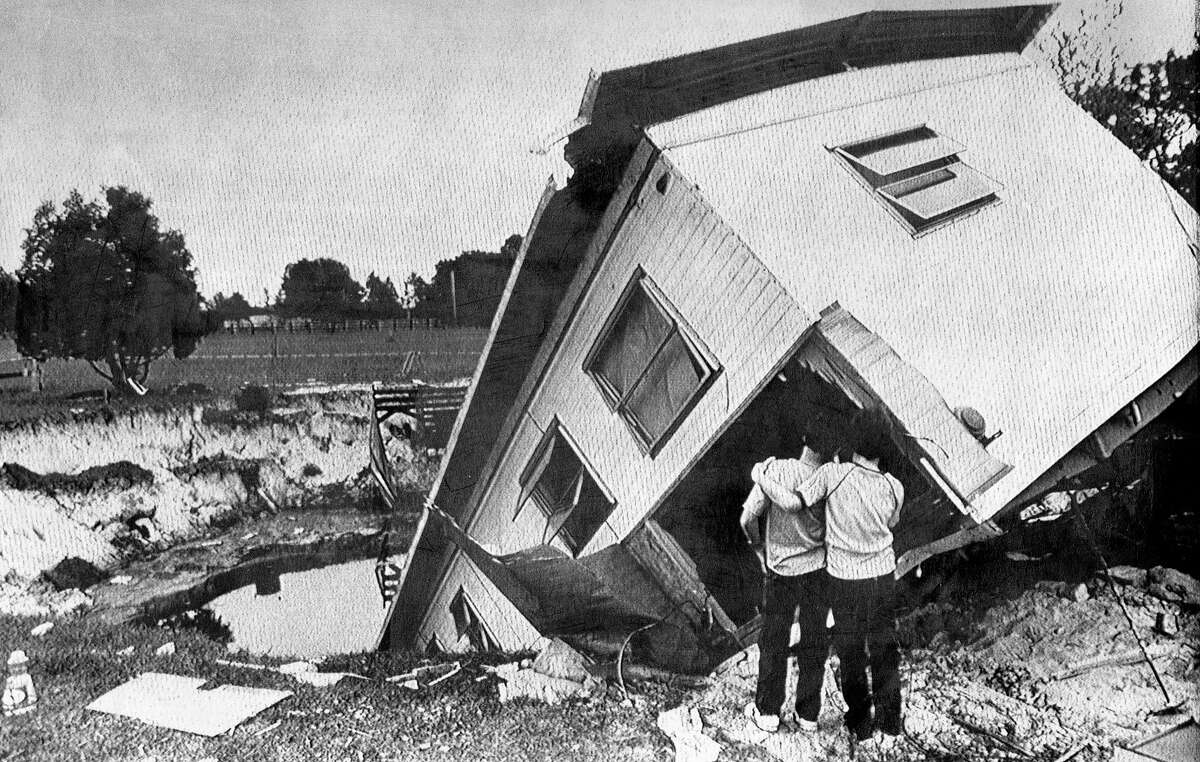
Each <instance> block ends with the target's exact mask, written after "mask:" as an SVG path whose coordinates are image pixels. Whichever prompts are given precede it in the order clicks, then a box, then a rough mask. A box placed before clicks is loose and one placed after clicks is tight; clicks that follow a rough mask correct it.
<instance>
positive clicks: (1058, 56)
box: [1042, 0, 1200, 207]
mask: <svg viewBox="0 0 1200 762" xmlns="http://www.w3.org/2000/svg"><path fill="white" fill-rule="evenodd" d="M1123 12H1124V4H1123V3H1121V2H1117V1H1116V0H1110V1H1109V2H1106V3H1103V4H1101V5H1099V6H1097V7H1096V9H1094V10H1091V11H1087V12H1084V11H1081V12H1080V15H1079V17H1078V20H1077V21H1076V22H1074V23H1072V24H1068V25H1066V26H1065V27H1059V28H1058V29H1057V30H1055V31H1054V33H1053V34H1051V35H1050V36H1049V38H1048V40H1047V41H1046V42H1045V43H1043V45H1042V51H1043V55H1044V57H1045V58H1046V59H1047V60H1048V61H1049V63H1050V66H1051V68H1052V69H1053V70H1054V73H1055V75H1057V77H1058V79H1059V82H1060V83H1061V84H1062V87H1063V90H1064V91H1065V92H1066V94H1067V95H1068V96H1069V97H1070V98H1071V100H1073V101H1075V103H1077V104H1078V105H1079V106H1080V108H1082V109H1083V110H1084V111H1087V112H1088V113H1089V114H1091V115H1092V116H1093V117H1094V118H1095V119H1096V121H1098V122H1100V124H1102V125H1104V126H1105V127H1106V128H1108V129H1109V130H1110V131H1111V132H1112V133H1113V134H1114V135H1115V136H1116V137H1117V139H1119V140H1120V141H1121V142H1122V143H1124V144H1125V145H1126V146H1127V147H1128V148H1129V149H1130V150H1131V151H1133V152H1134V153H1135V154H1137V156H1138V158H1140V159H1141V160H1142V161H1144V162H1146V163H1147V164H1148V165H1149V166H1150V167H1151V168H1152V169H1153V170H1154V171H1155V172H1157V173H1158V174H1159V175H1160V176H1161V177H1162V178H1163V179H1164V180H1166V181H1167V183H1169V184H1170V185H1171V187H1173V188H1174V189H1175V190H1176V191H1178V192H1179V194H1180V195H1181V196H1182V197H1183V198H1184V199H1186V200H1187V201H1188V203H1190V204H1191V205H1192V206H1193V207H1195V206H1196V205H1197V200H1196V180H1197V176H1196V160H1197V155H1196V139H1197V115H1196V109H1197V103H1198V102H1200V92H1198V91H1197V76H1196V67H1197V65H1200V57H1198V55H1197V52H1196V50H1195V49H1193V50H1192V52H1191V53H1189V54H1188V55H1186V56H1179V55H1176V53H1175V51H1173V50H1171V51H1168V52H1167V56H1166V58H1164V59H1162V60H1160V61H1151V62H1148V63H1137V64H1133V65H1127V64H1123V63H1122V62H1121V59H1120V56H1119V54H1118V51H1117V48H1116V45H1115V44H1114V43H1113V42H1112V31H1113V25H1114V22H1115V21H1116V19H1117V17H1118V16H1120V15H1121V13H1123ZM1196 43H1197V46H1200V36H1198V37H1197V38H1196Z"/></svg>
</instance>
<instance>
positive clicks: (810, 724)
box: [796, 717, 821, 735]
mask: <svg viewBox="0 0 1200 762" xmlns="http://www.w3.org/2000/svg"><path fill="white" fill-rule="evenodd" d="M820 729H821V726H820V725H818V724H817V721H816V720H806V719H804V718H802V717H797V718H796V730H798V731H800V732H801V733H808V734H810V735H811V734H812V733H816V732H817V731H818V730H820Z"/></svg>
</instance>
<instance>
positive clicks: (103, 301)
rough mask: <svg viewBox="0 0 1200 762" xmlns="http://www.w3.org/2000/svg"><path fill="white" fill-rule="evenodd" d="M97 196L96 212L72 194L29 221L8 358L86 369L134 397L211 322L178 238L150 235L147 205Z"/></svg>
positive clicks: (117, 192) (153, 223)
mask: <svg viewBox="0 0 1200 762" xmlns="http://www.w3.org/2000/svg"><path fill="white" fill-rule="evenodd" d="M103 192H104V201H103V203H101V202H98V201H91V202H85V201H84V200H83V196H82V195H80V193H79V191H78V190H74V191H72V192H71V194H70V195H69V196H68V197H67V199H66V201H65V202H64V203H63V207H62V209H61V210H60V209H58V208H57V207H56V206H55V205H54V204H53V203H52V202H49V201H47V202H45V203H43V204H42V205H41V206H39V207H38V208H37V210H36V211H35V212H34V215H33V225H32V226H31V227H29V228H27V229H26V230H25V240H24V241H23V242H22V244H21V248H22V249H23V250H24V252H25V256H24V260H23V262H22V264H21V267H20V269H19V270H18V271H17V278H18V281H19V285H18V305H17V326H16V328H17V348H18V349H19V350H20V351H21V353H22V354H24V355H26V356H30V357H37V358H43V359H44V358H47V357H62V358H69V359H83V360H87V361H88V362H89V363H90V364H91V366H92V368H93V369H94V370H95V371H96V372H97V373H99V374H100V375H101V376H103V377H104V378H106V379H107V380H108V381H109V382H110V383H112V385H113V386H114V387H116V388H117V389H118V390H119V391H122V392H128V391H139V392H141V391H144V389H143V388H142V386H141V385H142V383H143V382H144V381H145V380H146V377H147V376H148V374H149V372H150V363H151V362H152V361H153V360H155V359H157V358H159V357H161V356H163V355H164V354H166V352H167V351H168V350H172V351H173V352H174V355H175V357H178V358H184V357H187V356H188V355H190V354H191V353H192V352H193V351H195V349H196V345H197V344H198V342H199V341H200V339H201V337H203V336H204V335H205V334H207V333H211V332H212V331H214V330H216V329H217V328H218V327H219V322H218V321H217V320H216V316H215V315H214V314H213V313H212V312H210V311H206V310H202V309H201V305H200V296H199V293H198V292H197V290H196V273H195V270H193V269H192V255H191V252H189V251H188V249H187V246H186V245H185V243H184V239H183V234H182V233H180V232H179V231H177V230H160V229H159V221H158V218H157V217H155V216H154V214H153V213H152V212H151V201H150V199H149V198H147V197H146V196H143V195H142V194H140V193H137V192H135V191H131V190H129V189H127V188H125V187H123V186H119V187H112V188H104V189H103ZM102 366H103V367H102Z"/></svg>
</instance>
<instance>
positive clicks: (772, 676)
mask: <svg viewBox="0 0 1200 762" xmlns="http://www.w3.org/2000/svg"><path fill="white" fill-rule="evenodd" d="M828 580H829V575H827V574H826V573H825V570H824V569H818V570H817V571H813V572H809V573H808V574H800V575H797V576H795V577H783V576H780V575H778V574H775V573H773V572H770V571H768V572H767V576H766V579H764V580H763V607H762V608H763V612H762V613H763V627H762V632H761V633H760V634H759V636H758V689H757V690H756V691H755V695H754V703H755V705H756V706H757V707H758V711H759V712H761V713H762V714H779V713H780V709H781V706H782V704H783V691H784V682H785V681H786V680H787V660H788V643H789V641H790V640H791V632H792V623H793V622H795V621H797V611H798V612H799V622H800V644H799V645H798V646H797V648H796V662H797V664H798V665H799V667H800V678H799V682H798V684H797V685H796V714H797V715H799V717H800V719H803V720H813V721H815V720H816V719H817V715H818V714H820V712H821V680H822V678H824V677H825V657H826V656H828V655H829V636H828V634H827V633H826V631H825V620H826V618H827V617H828V614H829V598H828V592H827V589H828Z"/></svg>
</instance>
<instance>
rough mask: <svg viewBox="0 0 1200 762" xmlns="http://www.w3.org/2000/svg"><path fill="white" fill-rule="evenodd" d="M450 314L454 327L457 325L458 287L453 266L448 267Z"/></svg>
mask: <svg viewBox="0 0 1200 762" xmlns="http://www.w3.org/2000/svg"><path fill="white" fill-rule="evenodd" d="M450 314H451V315H452V316H453V317H454V327H455V328H457V327H458V288H457V286H456V285H455V282H454V268H453V267H451V268H450Z"/></svg>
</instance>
